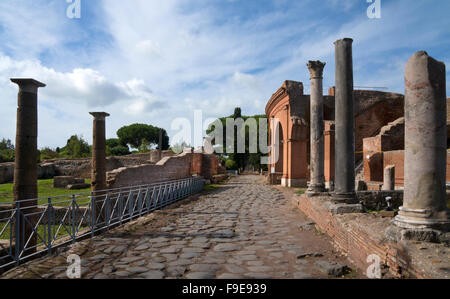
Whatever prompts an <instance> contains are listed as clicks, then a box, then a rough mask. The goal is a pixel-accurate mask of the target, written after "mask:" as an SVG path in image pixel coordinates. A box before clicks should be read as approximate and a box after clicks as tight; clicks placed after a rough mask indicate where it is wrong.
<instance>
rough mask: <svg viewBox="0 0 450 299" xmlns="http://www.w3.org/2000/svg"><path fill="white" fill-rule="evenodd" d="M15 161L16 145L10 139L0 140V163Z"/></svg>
mask: <svg viewBox="0 0 450 299" xmlns="http://www.w3.org/2000/svg"><path fill="white" fill-rule="evenodd" d="M13 161H14V145H13V144H12V142H11V140H10V139H5V138H3V139H2V141H0V163H4V162H13Z"/></svg>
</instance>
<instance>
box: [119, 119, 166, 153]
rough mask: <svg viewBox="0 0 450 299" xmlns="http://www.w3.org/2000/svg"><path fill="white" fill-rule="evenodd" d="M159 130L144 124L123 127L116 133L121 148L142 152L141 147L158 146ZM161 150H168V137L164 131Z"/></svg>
mask: <svg viewBox="0 0 450 299" xmlns="http://www.w3.org/2000/svg"><path fill="white" fill-rule="evenodd" d="M159 131H160V128H158V127H154V126H152V125H146V124H133V125H130V126H124V127H122V128H120V129H119V130H118V131H117V136H118V137H119V142H120V144H121V145H123V146H127V145H129V146H130V147H132V148H135V149H139V150H140V151H142V150H144V148H143V147H145V148H146V149H148V147H151V146H152V145H153V146H158V144H159ZM162 134H163V135H162V137H163V138H162V150H167V149H168V148H169V136H168V135H167V132H166V130H164V129H162Z"/></svg>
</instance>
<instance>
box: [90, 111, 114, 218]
mask: <svg viewBox="0 0 450 299" xmlns="http://www.w3.org/2000/svg"><path fill="white" fill-rule="evenodd" d="M89 114H91V115H92V116H93V117H94V125H93V132H92V135H93V142H92V162H91V163H92V164H91V167H92V169H91V191H92V192H93V193H94V198H93V199H92V203H93V207H94V212H93V215H94V216H96V218H95V219H98V216H99V213H100V211H102V210H101V207H102V205H103V201H104V200H105V197H104V194H103V193H102V192H99V191H102V190H106V188H107V185H106V124H105V119H106V117H108V116H109V114H108V113H105V112H90V113H89ZM101 214H102V217H101V218H100V219H99V221H100V222H101V221H102V220H103V216H104V213H103V212H102V213H101Z"/></svg>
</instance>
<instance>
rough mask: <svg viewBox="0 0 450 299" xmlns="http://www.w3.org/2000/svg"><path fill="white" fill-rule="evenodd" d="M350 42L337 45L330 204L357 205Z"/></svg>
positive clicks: (336, 43)
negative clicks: (333, 156) (333, 173)
mask: <svg viewBox="0 0 450 299" xmlns="http://www.w3.org/2000/svg"><path fill="white" fill-rule="evenodd" d="M352 43H353V40H352V39H350V38H344V39H341V40H338V41H336V42H335V43H334V44H335V46H336V53H335V60H336V78H335V80H336V96H335V102H336V104H335V118H336V139H335V141H336V143H335V147H336V158H335V162H336V169H335V170H336V175H335V180H336V182H335V191H334V193H333V201H334V202H336V203H347V204H352V203H356V197H355V115H354V97H353V59H352Z"/></svg>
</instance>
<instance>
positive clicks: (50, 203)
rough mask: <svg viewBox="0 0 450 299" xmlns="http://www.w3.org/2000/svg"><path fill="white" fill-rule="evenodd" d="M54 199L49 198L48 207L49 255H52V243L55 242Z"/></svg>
mask: <svg viewBox="0 0 450 299" xmlns="http://www.w3.org/2000/svg"><path fill="white" fill-rule="evenodd" d="M52 209H53V206H52V198H51V197H49V198H48V206H47V217H48V220H47V225H48V227H47V235H48V236H47V251H48V255H51V254H52V242H53V232H52V228H53V217H52V216H53V215H52V214H53V213H52Z"/></svg>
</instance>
